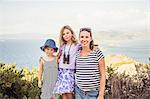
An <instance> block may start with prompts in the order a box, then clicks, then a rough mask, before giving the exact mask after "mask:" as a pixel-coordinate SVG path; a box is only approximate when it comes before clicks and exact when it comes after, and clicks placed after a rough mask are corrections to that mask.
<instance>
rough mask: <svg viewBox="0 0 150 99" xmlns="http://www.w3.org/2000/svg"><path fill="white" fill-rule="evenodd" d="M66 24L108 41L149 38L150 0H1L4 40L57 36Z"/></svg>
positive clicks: (0, 30) (0, 17) (0, 28)
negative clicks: (87, 30) (86, 30)
mask: <svg viewBox="0 0 150 99" xmlns="http://www.w3.org/2000/svg"><path fill="white" fill-rule="evenodd" d="M64 25H70V26H71V27H72V28H73V30H74V31H75V32H76V34H77V35H78V33H79V29H80V28H82V27H91V29H92V31H93V34H94V37H95V38H96V39H102V40H104V39H105V41H107V40H106V39H108V40H113V41H114V42H115V40H116V39H118V40H122V39H149V36H148V35H150V0H0V35H1V37H0V39H3V38H24V39H26V38H41V37H43V38H44V37H47V36H48V35H50V36H51V37H54V38H56V37H58V35H59V32H60V29H61V27H62V26H64Z"/></svg>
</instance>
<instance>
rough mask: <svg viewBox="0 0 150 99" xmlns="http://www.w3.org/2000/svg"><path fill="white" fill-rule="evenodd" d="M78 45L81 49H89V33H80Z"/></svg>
mask: <svg viewBox="0 0 150 99" xmlns="http://www.w3.org/2000/svg"><path fill="white" fill-rule="evenodd" d="M79 40H80V43H81V46H82V47H87V46H88V47H89V45H90V42H91V36H90V33H89V32H87V31H82V32H80V37H79Z"/></svg>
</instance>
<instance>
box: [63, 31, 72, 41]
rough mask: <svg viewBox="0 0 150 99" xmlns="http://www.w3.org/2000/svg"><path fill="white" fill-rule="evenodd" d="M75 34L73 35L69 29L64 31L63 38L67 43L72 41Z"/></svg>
mask: <svg viewBox="0 0 150 99" xmlns="http://www.w3.org/2000/svg"><path fill="white" fill-rule="evenodd" d="M72 36H73V34H72V33H71V31H70V30H68V29H64V31H63V33H62V37H63V39H64V40H65V41H66V42H69V41H71V38H72Z"/></svg>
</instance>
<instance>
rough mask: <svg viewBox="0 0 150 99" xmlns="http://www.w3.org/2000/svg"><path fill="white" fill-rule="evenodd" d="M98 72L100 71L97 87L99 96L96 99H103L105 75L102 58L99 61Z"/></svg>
mask: <svg viewBox="0 0 150 99" xmlns="http://www.w3.org/2000/svg"><path fill="white" fill-rule="evenodd" d="M99 71H100V75H101V76H100V86H99V96H98V99H104V92H105V81H106V75H105V60H104V58H102V59H101V60H100V61H99Z"/></svg>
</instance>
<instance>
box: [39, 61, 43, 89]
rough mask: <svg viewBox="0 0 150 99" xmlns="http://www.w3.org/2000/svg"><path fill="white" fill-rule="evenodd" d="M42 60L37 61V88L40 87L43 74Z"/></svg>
mask: <svg viewBox="0 0 150 99" xmlns="http://www.w3.org/2000/svg"><path fill="white" fill-rule="evenodd" d="M43 63H44V62H43V60H42V59H40V61H39V70H38V87H39V88H41V87H42V74H43Z"/></svg>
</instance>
